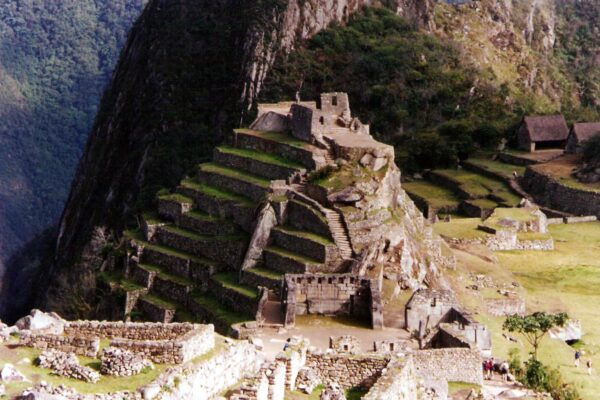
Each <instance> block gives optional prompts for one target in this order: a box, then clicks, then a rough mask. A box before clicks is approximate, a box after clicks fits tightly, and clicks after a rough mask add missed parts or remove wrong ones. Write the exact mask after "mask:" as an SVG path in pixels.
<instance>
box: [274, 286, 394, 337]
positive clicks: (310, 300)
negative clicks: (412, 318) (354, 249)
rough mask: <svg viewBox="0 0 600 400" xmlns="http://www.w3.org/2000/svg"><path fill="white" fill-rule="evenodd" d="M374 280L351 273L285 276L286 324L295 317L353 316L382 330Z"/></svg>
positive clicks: (380, 310) (376, 287)
mask: <svg viewBox="0 0 600 400" xmlns="http://www.w3.org/2000/svg"><path fill="white" fill-rule="evenodd" d="M378 290H379V285H378V283H377V281H376V280H374V279H373V280H370V279H362V278H359V277H357V276H354V275H352V274H328V275H318V274H314V275H313V274H287V275H286V278H285V285H284V295H283V298H284V301H285V308H286V318H285V321H286V324H288V325H292V324H293V323H294V319H295V315H304V314H322V315H355V316H359V317H367V318H370V319H371V322H372V323H374V325H373V327H374V328H381V327H382V326H380V325H381V322H382V321H383V318H382V316H381V315H380V314H381V313H382V312H383V308H382V306H381V304H380V303H381V301H380V300H381V299H380V296H373V294H374V293H373V292H377V291H378Z"/></svg>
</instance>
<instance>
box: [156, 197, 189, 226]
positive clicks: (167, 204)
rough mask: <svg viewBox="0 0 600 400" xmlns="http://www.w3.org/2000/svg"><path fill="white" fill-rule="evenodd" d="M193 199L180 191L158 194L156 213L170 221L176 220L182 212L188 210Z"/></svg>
mask: <svg viewBox="0 0 600 400" xmlns="http://www.w3.org/2000/svg"><path fill="white" fill-rule="evenodd" d="M193 204H194V201H193V199H191V198H190V197H188V196H185V195H183V194H181V193H171V194H166V195H162V196H158V214H159V215H160V216H161V217H163V218H167V219H169V220H171V221H176V220H177V218H179V216H180V215H181V214H183V213H186V212H188V211H190V210H191V209H192V207H193Z"/></svg>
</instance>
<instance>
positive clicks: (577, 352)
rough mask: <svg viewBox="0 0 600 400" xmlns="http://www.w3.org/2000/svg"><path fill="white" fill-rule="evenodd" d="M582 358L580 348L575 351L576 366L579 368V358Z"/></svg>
mask: <svg viewBox="0 0 600 400" xmlns="http://www.w3.org/2000/svg"><path fill="white" fill-rule="evenodd" d="M580 359H581V352H580V351H579V350H577V351H575V364H574V365H575V367H577V368H579V360H580Z"/></svg>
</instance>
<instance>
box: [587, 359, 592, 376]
mask: <svg viewBox="0 0 600 400" xmlns="http://www.w3.org/2000/svg"><path fill="white" fill-rule="evenodd" d="M586 366H587V370H588V375H590V376H591V375H592V359H591V358H590V359H589V360H587V363H586Z"/></svg>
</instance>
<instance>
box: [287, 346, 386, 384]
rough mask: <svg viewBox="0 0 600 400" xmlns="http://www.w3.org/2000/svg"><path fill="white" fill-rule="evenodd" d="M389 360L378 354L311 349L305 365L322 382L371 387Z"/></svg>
mask: <svg viewBox="0 0 600 400" xmlns="http://www.w3.org/2000/svg"><path fill="white" fill-rule="evenodd" d="M389 362H390V358H388V357H385V356H381V355H376V354H360V355H352V354H339V353H312V352H310V351H309V352H308V354H307V355H306V364H305V365H306V367H308V368H311V369H313V370H314V371H315V372H316V373H317V375H318V376H319V378H320V379H321V381H322V382H337V383H338V384H339V385H340V386H341V387H342V388H344V389H349V388H353V387H362V388H365V389H370V388H371V387H372V386H373V385H374V384H375V382H376V381H377V380H378V379H379V377H380V376H381V373H382V371H383V369H384V368H385V367H386V366H387V365H388V364H389ZM300 383H301V382H298V384H300Z"/></svg>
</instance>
